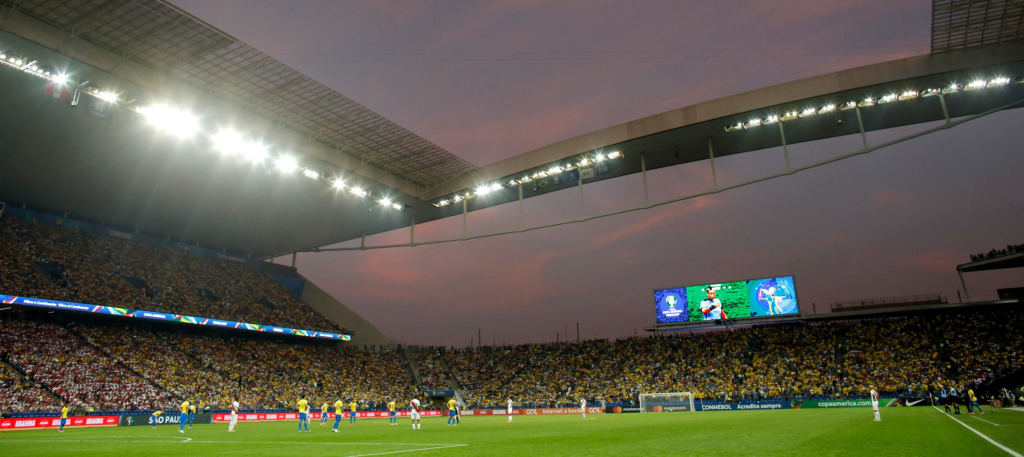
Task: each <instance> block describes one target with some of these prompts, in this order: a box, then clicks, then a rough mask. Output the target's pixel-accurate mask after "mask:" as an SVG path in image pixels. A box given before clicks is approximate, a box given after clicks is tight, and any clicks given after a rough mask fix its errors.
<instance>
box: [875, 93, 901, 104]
mask: <svg viewBox="0 0 1024 457" xmlns="http://www.w3.org/2000/svg"><path fill="white" fill-rule="evenodd" d="M897 98H898V97H897V95H896V94H889V95H886V96H885V97H882V98H880V99H878V103H890V102H894V101H896V100H897Z"/></svg>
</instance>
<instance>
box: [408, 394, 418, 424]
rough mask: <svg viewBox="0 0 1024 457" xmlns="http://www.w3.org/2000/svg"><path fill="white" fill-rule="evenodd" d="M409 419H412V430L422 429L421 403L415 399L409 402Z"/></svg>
mask: <svg viewBox="0 0 1024 457" xmlns="http://www.w3.org/2000/svg"><path fill="white" fill-rule="evenodd" d="M409 417H410V418H412V429H413V430H419V429H420V401H419V400H417V399H415V398H413V399H412V401H410V402H409Z"/></svg>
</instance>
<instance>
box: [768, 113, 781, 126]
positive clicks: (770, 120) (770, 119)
mask: <svg viewBox="0 0 1024 457" xmlns="http://www.w3.org/2000/svg"><path fill="white" fill-rule="evenodd" d="M776 122H779V116H776V115H774V114H772V115H770V116H768V117H766V118H764V123H765V124H774V123H776Z"/></svg>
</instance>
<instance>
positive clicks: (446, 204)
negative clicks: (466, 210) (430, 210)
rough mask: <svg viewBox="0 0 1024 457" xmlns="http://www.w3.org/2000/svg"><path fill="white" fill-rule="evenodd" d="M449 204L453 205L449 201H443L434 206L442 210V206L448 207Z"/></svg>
mask: <svg viewBox="0 0 1024 457" xmlns="http://www.w3.org/2000/svg"><path fill="white" fill-rule="evenodd" d="M449 203H451V202H450V201H448V200H441V201H439V202H437V203H435V204H434V206H436V207H438V208H440V207H442V206H448V204H449Z"/></svg>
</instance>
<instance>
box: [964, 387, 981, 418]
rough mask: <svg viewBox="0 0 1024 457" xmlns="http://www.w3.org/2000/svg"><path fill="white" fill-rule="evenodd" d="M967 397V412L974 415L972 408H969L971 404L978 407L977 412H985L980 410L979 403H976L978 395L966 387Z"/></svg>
mask: <svg viewBox="0 0 1024 457" xmlns="http://www.w3.org/2000/svg"><path fill="white" fill-rule="evenodd" d="M967 398H968V400H969V401H970V403H967V414H970V415H972V416H973V415H974V409H973V408H971V407H972V406H973V407H974V408H977V409H978V413H979V414H985V411H982V410H981V405H979V404H978V397H975V396H974V390H973V389H967Z"/></svg>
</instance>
